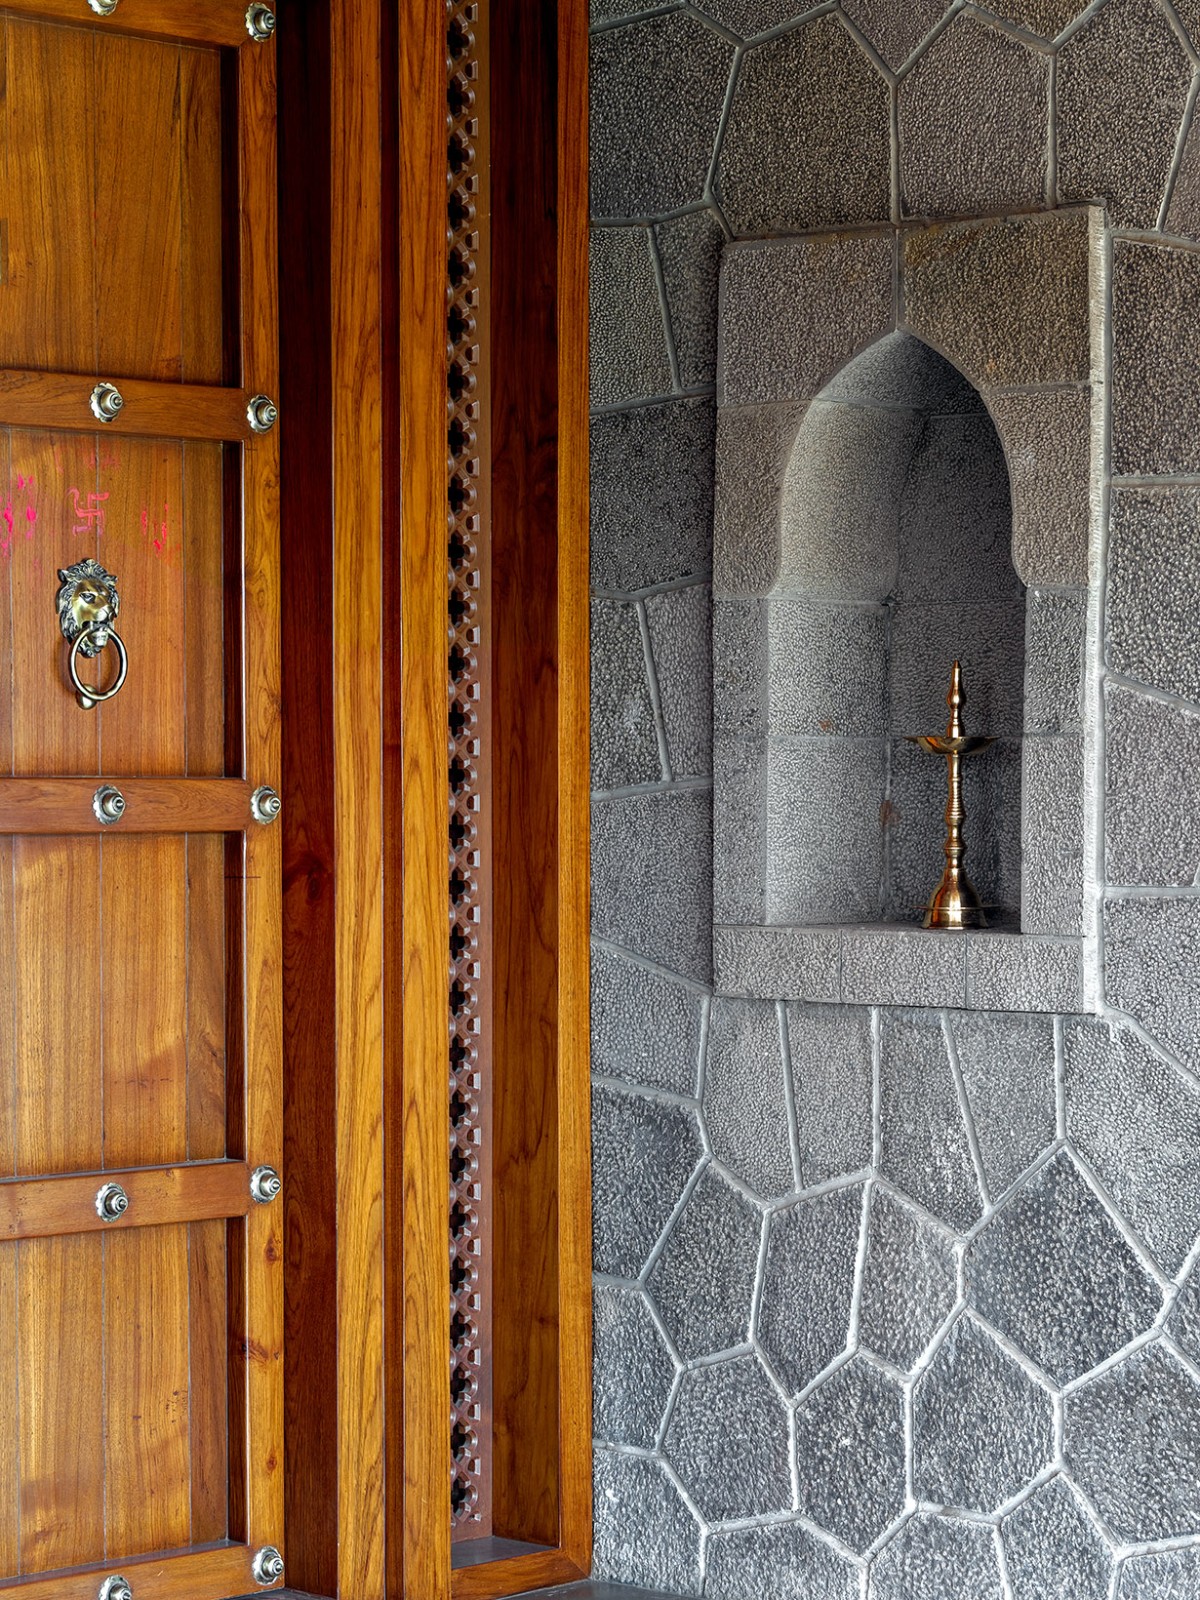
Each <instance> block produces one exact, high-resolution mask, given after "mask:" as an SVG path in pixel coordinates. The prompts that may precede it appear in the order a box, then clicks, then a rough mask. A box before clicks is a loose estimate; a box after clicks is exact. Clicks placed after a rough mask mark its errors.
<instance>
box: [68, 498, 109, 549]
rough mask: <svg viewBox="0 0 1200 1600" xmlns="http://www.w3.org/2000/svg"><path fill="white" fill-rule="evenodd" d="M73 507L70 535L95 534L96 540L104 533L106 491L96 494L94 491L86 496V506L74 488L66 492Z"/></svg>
mask: <svg viewBox="0 0 1200 1600" xmlns="http://www.w3.org/2000/svg"><path fill="white" fill-rule="evenodd" d="M68 493H69V494H70V496H71V502H72V505H73V507H74V515H75V525H74V527H73V528H72V529H71V532H72V533H95V534H96V536H97V538H98V537H99V536H100V535H101V534H102V533H103V532H104V517H105V511H104V502H105V501H106V500H107V499H108V491H107V490H105V491H104V492H103V493H99V494H98V493H96V492H95V490H93V491H91V492H90V493H89V494H88V497H87V502H86V504H85V503H84V501H83V496H82V495H81V494H80V493H79V490H78V489H76V488H71V489H70V490H68Z"/></svg>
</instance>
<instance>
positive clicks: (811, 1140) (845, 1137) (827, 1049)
mask: <svg viewBox="0 0 1200 1600" xmlns="http://www.w3.org/2000/svg"><path fill="white" fill-rule="evenodd" d="M787 1027H788V1042H789V1045H790V1054H791V1058H792V1092H793V1094H794V1096H795V1101H796V1130H797V1143H798V1145H799V1166H800V1171H799V1178H800V1187H801V1188H802V1189H807V1188H811V1187H813V1186H814V1185H816V1184H818V1183H828V1182H829V1181H830V1180H831V1179H832V1178H836V1177H838V1176H839V1175H840V1174H842V1173H851V1172H856V1171H858V1169H859V1168H860V1167H866V1166H868V1165H869V1164H870V1160H871V1015H870V1012H868V1011H865V1010H856V1009H853V1008H852V1007H850V1006H837V1007H833V1006H826V1005H789V1006H788V1008H787Z"/></svg>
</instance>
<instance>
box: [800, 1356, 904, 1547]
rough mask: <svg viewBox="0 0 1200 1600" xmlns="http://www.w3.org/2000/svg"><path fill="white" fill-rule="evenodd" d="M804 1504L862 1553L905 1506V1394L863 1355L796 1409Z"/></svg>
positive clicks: (808, 1513) (810, 1514) (810, 1513)
mask: <svg viewBox="0 0 1200 1600" xmlns="http://www.w3.org/2000/svg"><path fill="white" fill-rule="evenodd" d="M796 1461H797V1465H798V1468H799V1480H800V1499H799V1507H800V1510H801V1511H802V1512H803V1513H804V1514H805V1516H808V1517H811V1518H812V1520H813V1521H814V1522H815V1523H816V1524H817V1526H818V1527H820V1528H824V1529H825V1531H826V1532H827V1533H832V1534H833V1535H834V1536H835V1537H836V1538H838V1539H840V1540H841V1541H842V1543H843V1544H845V1545H848V1546H849V1547H850V1549H851V1550H853V1551H855V1552H856V1553H857V1554H858V1555H862V1554H863V1553H864V1551H866V1549H867V1548H868V1547H869V1546H870V1545H872V1544H874V1543H875V1541H876V1539H878V1538H879V1536H880V1535H881V1534H882V1533H884V1532H885V1531H886V1529H887V1528H888V1527H889V1526H890V1524H891V1523H893V1522H894V1521H895V1520H896V1518H897V1517H898V1516H899V1515H900V1513H901V1512H902V1511H903V1510H904V1462H905V1443H904V1396H903V1394H902V1393H901V1391H900V1388H899V1385H898V1384H896V1383H894V1382H893V1381H892V1379H891V1378H889V1377H886V1376H885V1375H884V1374H883V1373H882V1372H880V1370H879V1368H878V1367H875V1366H873V1365H872V1364H871V1363H870V1362H869V1361H864V1360H863V1358H862V1357H861V1356H856V1357H855V1358H854V1359H853V1360H852V1361H850V1362H848V1363H847V1364H846V1366H844V1367H841V1368H839V1370H838V1371H837V1372H835V1373H834V1374H833V1375H832V1376H831V1377H829V1378H827V1379H826V1380H825V1382H824V1383H823V1384H822V1385H821V1386H820V1388H819V1389H817V1390H816V1391H815V1393H813V1394H811V1395H810V1396H809V1397H808V1399H807V1400H805V1401H804V1402H803V1403H802V1404H801V1405H800V1406H798V1407H797V1409H796Z"/></svg>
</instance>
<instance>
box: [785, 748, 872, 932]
mask: <svg viewBox="0 0 1200 1600" xmlns="http://www.w3.org/2000/svg"><path fill="white" fill-rule="evenodd" d="M886 778H887V745H886V744H885V742H884V741H883V740H882V739H853V740H851V739H816V740H811V739H810V740H804V741H801V742H800V743H796V744H785V743H782V742H777V741H774V740H772V742H771V745H770V749H769V754H768V777H767V918H768V920H769V921H771V922H801V923H808V922H863V921H870V920H872V919H875V918H878V916H879V914H880V885H881V881H882V874H883V854H882V849H883V838H882V833H881V831H880V827H879V808H880V806H881V805H882V804H883V800H884V795H885V793H886V788H885V785H886Z"/></svg>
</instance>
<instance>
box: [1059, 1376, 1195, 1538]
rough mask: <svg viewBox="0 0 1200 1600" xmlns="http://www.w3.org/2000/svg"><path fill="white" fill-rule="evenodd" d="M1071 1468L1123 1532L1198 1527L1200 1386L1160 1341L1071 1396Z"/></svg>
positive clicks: (1135, 1534)
mask: <svg viewBox="0 0 1200 1600" xmlns="http://www.w3.org/2000/svg"><path fill="white" fill-rule="evenodd" d="M1065 1418H1066V1436H1065V1437H1066V1460H1067V1469H1068V1471H1070V1472H1071V1473H1072V1474H1073V1475H1074V1478H1075V1481H1076V1483H1077V1484H1078V1485H1079V1487H1080V1488H1081V1489H1082V1490H1083V1492H1084V1493H1085V1494H1086V1495H1088V1496H1089V1498H1090V1499H1091V1500H1092V1502H1093V1504H1094V1505H1095V1506H1096V1509H1097V1510H1098V1511H1099V1513H1100V1515H1101V1516H1102V1517H1103V1518H1104V1520H1105V1522H1106V1523H1107V1524H1108V1526H1109V1527H1110V1528H1111V1529H1112V1531H1113V1532H1114V1533H1115V1534H1116V1535H1117V1537H1118V1538H1119V1539H1125V1540H1128V1541H1129V1542H1130V1543H1140V1542H1142V1541H1144V1540H1146V1541H1148V1540H1151V1539H1173V1538H1181V1537H1183V1536H1185V1535H1194V1534H1195V1532H1196V1522H1197V1508H1198V1507H1200V1386H1198V1385H1197V1383H1196V1380H1195V1378H1193V1377H1192V1375H1191V1374H1190V1373H1189V1372H1186V1371H1185V1370H1184V1368H1183V1367H1182V1366H1181V1365H1180V1363H1179V1361H1178V1359H1177V1358H1176V1357H1175V1356H1174V1355H1172V1354H1171V1352H1170V1351H1169V1350H1166V1349H1165V1348H1164V1347H1163V1346H1162V1345H1160V1344H1151V1345H1147V1346H1146V1347H1145V1348H1144V1349H1142V1350H1139V1351H1137V1353H1136V1354H1134V1355H1132V1356H1130V1357H1129V1358H1128V1359H1127V1360H1126V1361H1123V1362H1122V1363H1121V1365H1120V1366H1119V1367H1116V1368H1114V1369H1113V1370H1112V1371H1111V1372H1106V1373H1104V1374H1102V1375H1101V1376H1100V1377H1098V1378H1095V1379H1093V1380H1092V1382H1091V1383H1087V1384H1085V1385H1084V1386H1083V1387H1082V1388H1081V1389H1077V1390H1076V1391H1075V1392H1074V1393H1073V1394H1071V1395H1068V1396H1067V1400H1066V1405H1065Z"/></svg>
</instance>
